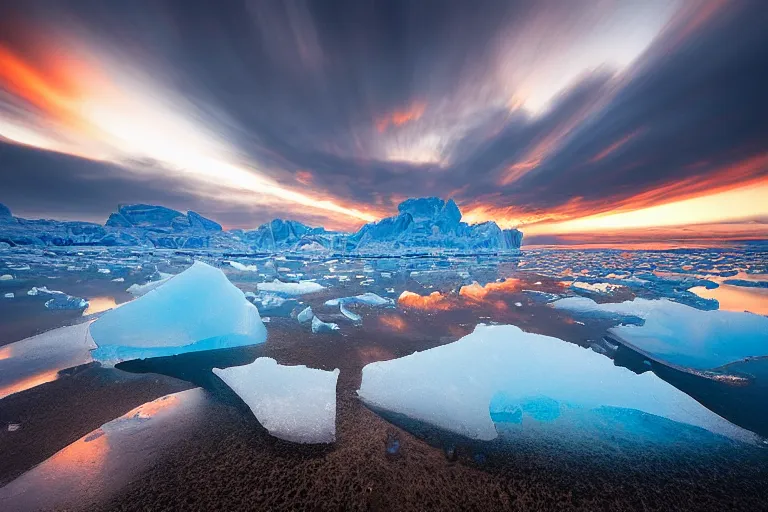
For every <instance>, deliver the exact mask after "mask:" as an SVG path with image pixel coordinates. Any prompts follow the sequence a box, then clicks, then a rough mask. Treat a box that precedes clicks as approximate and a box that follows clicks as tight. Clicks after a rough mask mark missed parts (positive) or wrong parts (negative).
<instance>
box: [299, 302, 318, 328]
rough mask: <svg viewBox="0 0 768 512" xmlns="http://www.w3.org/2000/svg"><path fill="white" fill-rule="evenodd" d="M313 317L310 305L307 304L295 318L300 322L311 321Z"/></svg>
mask: <svg viewBox="0 0 768 512" xmlns="http://www.w3.org/2000/svg"><path fill="white" fill-rule="evenodd" d="M313 318H315V314H314V313H313V312H312V307H311V306H307V307H306V308H304V310H303V311H302V312H301V313H299V314H298V315H297V316H296V320H298V321H299V323H300V324H303V323H306V322H311V321H312V319H313Z"/></svg>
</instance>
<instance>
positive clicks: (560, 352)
mask: <svg viewBox="0 0 768 512" xmlns="http://www.w3.org/2000/svg"><path fill="white" fill-rule="evenodd" d="M358 394H359V396H360V397H361V398H362V399H363V401H365V403H367V404H368V405H370V406H373V407H376V408H380V409H383V410H386V411H390V412H395V413H400V414H403V415H406V416H408V417H411V418H413V419H416V420H420V421H424V422H426V423H430V424H432V425H435V426H437V427H440V428H443V429H446V430H449V431H452V432H455V433H457V434H461V435H464V436H467V437H470V438H472V439H480V440H491V439H494V438H495V437H496V436H497V433H496V428H495V426H494V422H493V419H492V417H491V413H492V412H493V413H494V414H498V413H500V412H504V411H509V410H511V409H513V408H514V406H520V407H521V409H522V408H523V407H522V406H523V405H525V403H526V402H528V401H530V400H531V399H532V398H533V399H536V400H537V401H541V400H552V401H556V402H558V403H559V404H560V405H561V406H563V407H568V408H577V409H581V410H587V411H592V410H595V409H598V408H601V410H603V409H602V408H605V407H610V408H619V409H634V410H637V411H642V412H644V413H647V414H651V415H656V416H661V417H664V418H667V419H669V420H672V421H675V422H679V423H683V424H687V425H692V426H696V427H701V428H704V429H707V430H709V431H710V432H713V433H716V434H721V435H725V436H729V437H732V438H734V439H739V440H744V441H749V442H756V436H755V435H754V434H752V433H751V432H749V431H747V430H744V429H742V428H740V427H737V426H736V425H733V424H731V423H729V422H728V421H726V420H724V419H723V418H721V417H720V416H718V415H716V414H714V413H713V412H711V411H709V410H708V409H706V408H705V407H704V406H702V405H701V404H699V403H698V402H697V401H695V400H694V399H693V398H691V397H689V396H688V395H686V394H685V393H683V392H682V391H679V390H678V389H676V388H674V387H673V386H671V385H669V384H667V383H666V382H664V381H663V380H661V379H660V378H658V377H657V376H656V375H655V374H653V373H652V372H647V373H644V374H642V375H636V374H634V373H633V372H631V371H630V370H627V369H626V368H622V367H619V366H614V365H613V363H612V362H611V361H610V360H609V359H607V358H605V357H604V356H601V355H599V354H597V353H595V352H592V351H589V350H585V349H583V348H580V347H578V346H576V345H573V344H570V343H566V342H564V341H562V340H559V339H557V338H552V337H549V336H543V335H540V334H532V333H526V332H523V331H522V330H520V329H519V328H518V327H515V326H512V325H498V326H487V325H478V326H477V328H476V329H475V331H474V332H473V333H472V334H470V335H468V336H465V337H463V338H461V339H460V340H459V341H456V342H454V343H451V344H449V345H444V346H441V347H437V348H433V349H430V350H426V351H424V352H416V353H414V354H411V355H409V356H406V357H402V358H400V359H394V360H391V361H380V362H375V363H371V364H369V365H367V366H365V367H364V368H363V377H362V383H361V385H360V389H359V390H358ZM499 394H501V395H499ZM499 396H502V397H503V407H500V406H499V400H500V399H499V398H498V397H499ZM494 397H496V400H494ZM492 404H495V405H494V408H493V409H491V405H492ZM548 409H549V410H551V409H552V408H551V407H548ZM614 410H615V409H614ZM534 419H535V418H534ZM566 435H567V430H566Z"/></svg>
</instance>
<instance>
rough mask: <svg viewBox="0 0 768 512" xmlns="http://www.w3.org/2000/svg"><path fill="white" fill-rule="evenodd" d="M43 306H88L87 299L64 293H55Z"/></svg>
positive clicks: (50, 307) (56, 307)
mask: <svg viewBox="0 0 768 512" xmlns="http://www.w3.org/2000/svg"><path fill="white" fill-rule="evenodd" d="M45 307H46V308H48V309H85V308H87V307H88V301H87V300H85V299H81V298H80V297H72V296H71V295H67V294H65V293H63V294H61V295H59V294H55V295H54V297H53V298H52V299H48V300H47V301H45Z"/></svg>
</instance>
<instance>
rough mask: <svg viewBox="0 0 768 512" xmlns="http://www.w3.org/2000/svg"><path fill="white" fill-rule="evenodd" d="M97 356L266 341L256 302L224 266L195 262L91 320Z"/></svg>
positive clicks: (103, 358)
mask: <svg viewBox="0 0 768 512" xmlns="http://www.w3.org/2000/svg"><path fill="white" fill-rule="evenodd" d="M91 335H92V336H93V339H94V340H95V342H96V344H97V345H98V346H99V348H98V349H97V350H95V351H94V353H93V356H94V358H95V359H97V360H99V361H103V362H109V363H114V362H118V361H124V360H127V359H136V358H146V357H160V356H168V355H174V354H181V353H184V352H192V351H199V350H212V349H217V348H229V347H237V346H242V345H255V344H258V343H263V342H264V341H265V340H266V338H267V330H266V328H265V327H264V324H263V323H262V321H261V318H260V316H259V311H258V309H256V306H254V305H253V304H251V303H250V302H248V301H247V300H246V299H245V296H244V294H243V292H242V291H240V290H239V289H238V288H237V287H236V286H235V285H233V284H232V283H230V282H229V280H228V279H227V278H226V276H225V275H224V273H223V272H222V271H221V270H218V269H215V268H213V267H211V266H209V265H206V264H205V263H202V262H199V261H197V262H195V263H194V264H193V265H192V266H191V267H189V268H188V269H187V270H185V271H184V272H182V273H181V274H179V275H177V276H174V277H172V278H169V280H168V281H167V282H166V283H165V284H164V285H163V286H160V287H158V288H156V289H155V290H152V291H150V292H149V293H147V294H146V295H144V296H143V297H141V298H139V299H136V300H134V301H132V302H128V303H126V304H124V305H123V306H121V307H120V308H117V309H113V310H111V311H108V312H106V313H104V315H102V316H101V318H99V319H98V320H96V321H95V322H94V323H93V324H92V325H91Z"/></svg>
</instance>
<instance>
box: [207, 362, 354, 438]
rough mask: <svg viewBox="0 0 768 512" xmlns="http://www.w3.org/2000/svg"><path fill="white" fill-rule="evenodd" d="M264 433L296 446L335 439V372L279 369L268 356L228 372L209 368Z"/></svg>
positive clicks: (336, 378)
mask: <svg viewBox="0 0 768 512" xmlns="http://www.w3.org/2000/svg"><path fill="white" fill-rule="evenodd" d="M213 373H214V374H216V375H217V376H218V377H219V378H220V379H221V380H223V381H224V383H225V384H227V386H229V387H230V388H232V390H233V391H234V392H235V393H237V395H238V396H239V397H240V398H241V399H242V400H243V402H245V403H246V405H248V407H249V408H250V409H251V411H252V412H253V414H254V416H256V419H257V420H259V423H261V425H262V426H264V428H266V429H267V430H268V431H269V433H270V434H271V435H273V436H275V437H277V438H279V439H283V440H285V441H291V442H295V443H305V444H314V443H332V442H334V441H336V381H337V380H338V377H339V370H338V369H335V370H333V371H330V372H329V371H324V370H317V369H314V368H307V367H306V366H283V365H280V364H277V361H275V360H274V359H271V358H268V357H260V358H258V359H256V360H255V361H254V362H253V363H251V364H247V365H244V366H234V367H231V368H225V369H221V368H214V369H213Z"/></svg>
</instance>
